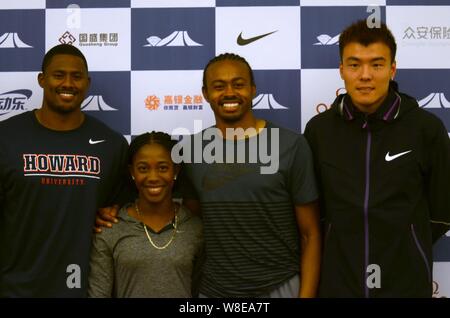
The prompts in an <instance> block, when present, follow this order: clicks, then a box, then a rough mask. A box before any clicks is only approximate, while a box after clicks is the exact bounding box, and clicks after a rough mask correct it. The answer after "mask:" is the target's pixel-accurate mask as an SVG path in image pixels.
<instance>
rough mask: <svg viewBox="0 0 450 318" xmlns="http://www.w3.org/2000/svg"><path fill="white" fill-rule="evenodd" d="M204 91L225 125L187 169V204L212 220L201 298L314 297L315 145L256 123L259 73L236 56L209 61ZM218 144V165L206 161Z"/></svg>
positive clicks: (316, 256) (219, 122) (316, 270)
mask: <svg viewBox="0 0 450 318" xmlns="http://www.w3.org/2000/svg"><path fill="white" fill-rule="evenodd" d="M202 91H203V96H204V97H205V99H206V100H207V101H208V102H209V104H210V105H211V108H212V110H213V112H214V116H215V119H216V125H215V126H214V127H211V128H208V129H206V130H204V131H203V132H201V133H200V134H199V135H200V136H203V137H202V138H201V139H202V140H204V141H203V145H202V149H203V150H204V153H203V160H201V162H197V161H195V160H194V161H191V162H193V163H190V164H187V165H186V170H185V172H186V175H187V177H188V179H189V180H190V181H191V182H192V186H191V188H190V189H193V190H194V191H193V192H195V193H191V194H190V195H189V194H186V198H185V202H186V204H187V205H188V206H189V207H190V208H191V209H193V210H196V207H199V208H201V209H200V210H201V213H202V217H203V222H204V236H205V255H206V258H205V263H204V268H203V270H202V274H203V275H202V278H201V281H200V296H201V297H246V296H250V297H314V296H315V294H316V288H317V285H318V279H319V268H320V233H319V232H320V231H319V218H318V209H317V205H316V199H317V191H316V184H315V179H314V173H313V166H312V155H311V151H310V149H309V147H308V144H307V142H306V140H305V139H304V138H303V136H301V135H298V134H296V133H294V132H292V131H289V130H287V129H284V128H282V127H279V126H277V125H275V124H274V123H271V122H269V121H266V120H263V119H259V118H256V117H255V116H254V114H253V112H252V100H253V98H254V97H255V94H256V85H255V81H254V78H253V72H252V69H251V68H250V66H249V64H248V62H247V61H246V60H245V59H244V58H242V57H240V56H238V55H236V54H231V53H225V54H221V55H219V56H217V57H215V58H213V59H212V60H211V61H210V62H209V63H208V64H207V66H206V67H205V70H204V73H203V87H202ZM211 134H212V135H214V136H216V138H214V139H213V140H212V141H209V139H210V138H208V137H206V138H205V135H211ZM197 137H198V135H194V136H193V137H192V138H188V139H189V140H194V142H195V140H196V138H197ZM205 139H206V140H205ZM211 146H213V147H215V148H216V149H223V153H222V154H223V156H222V157H221V156H220V155H219V156H218V151H216V152H215V153H214V159H215V160H210V159H211V158H207V151H206V149H207V147H211ZM194 149H195V148H194ZM263 149H264V150H263ZM267 150H269V152H270V151H271V154H270V155H271V158H272V159H273V160H275V161H277V163H276V168H277V169H274V170H272V171H267V170H266V171H264V169H262V168H264V167H263V166H264V164H265V163H267V162H265V161H264V158H262V156H261V151H267ZM193 155H194V156H195V154H193ZM197 155H198V154H197ZM257 155H259V156H257ZM256 157H258V158H256ZM242 159H244V160H242Z"/></svg>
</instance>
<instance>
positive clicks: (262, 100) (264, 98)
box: [253, 94, 288, 109]
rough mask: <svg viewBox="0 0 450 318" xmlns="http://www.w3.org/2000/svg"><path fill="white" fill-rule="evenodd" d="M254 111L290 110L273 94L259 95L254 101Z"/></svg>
mask: <svg viewBox="0 0 450 318" xmlns="http://www.w3.org/2000/svg"><path fill="white" fill-rule="evenodd" d="M253 109H288V108H287V107H286V106H283V105H281V104H280V103H278V102H277V101H276V100H275V98H274V97H273V95H272V94H259V95H258V96H256V97H255V98H254V99H253Z"/></svg>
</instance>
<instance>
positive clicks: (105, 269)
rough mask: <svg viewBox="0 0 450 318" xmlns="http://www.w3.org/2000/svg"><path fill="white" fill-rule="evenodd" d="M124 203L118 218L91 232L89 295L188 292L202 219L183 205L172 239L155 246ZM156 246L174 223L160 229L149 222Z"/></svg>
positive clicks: (184, 294) (176, 294)
mask: <svg viewBox="0 0 450 318" xmlns="http://www.w3.org/2000/svg"><path fill="white" fill-rule="evenodd" d="M130 205H131V203H130V204H127V205H125V206H124V207H123V208H122V209H121V210H120V211H119V215H118V218H119V223H118V224H115V225H114V226H113V227H112V228H105V229H103V231H102V233H100V234H97V235H95V237H94V241H93V247H92V252H91V262H90V266H91V271H90V275H89V289H88V293H89V297H191V283H192V274H193V269H194V263H195V262H196V260H197V258H198V257H199V254H200V251H201V247H202V242H203V235H202V225H201V220H200V219H199V218H198V217H194V216H192V215H191V214H190V212H189V211H188V210H187V209H186V208H184V207H181V208H180V209H179V212H178V222H179V224H178V229H177V233H176V235H175V237H174V239H173V241H172V243H171V244H170V245H169V246H167V248H165V249H162V250H158V249H156V248H155V247H153V246H152V245H151V244H150V242H149V240H148V238H147V235H146V234H145V231H144V228H143V226H142V222H139V221H138V220H136V219H134V218H133V217H131V216H129V215H128V213H127V210H126V209H127V207H129V206H130ZM147 231H148V234H149V235H150V236H151V238H152V241H153V242H154V243H155V244H156V245H157V246H160V247H161V246H164V245H165V244H166V243H167V242H168V241H169V240H170V238H171V237H172V235H173V231H174V227H173V224H168V225H167V226H166V227H164V228H163V229H162V230H161V231H160V232H159V233H155V232H153V231H152V230H151V229H150V228H148V227H147Z"/></svg>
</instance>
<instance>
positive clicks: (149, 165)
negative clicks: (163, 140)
mask: <svg viewBox="0 0 450 318" xmlns="http://www.w3.org/2000/svg"><path fill="white" fill-rule="evenodd" d="M129 169H130V173H131V176H132V177H133V178H134V182H135V184H136V188H137V189H138V192H139V200H140V201H144V200H145V201H147V202H148V203H150V204H155V203H162V202H171V201H172V188H173V185H174V177H175V175H176V173H177V172H178V166H175V165H174V163H173V162H172V159H171V157H170V152H169V151H168V150H167V149H166V148H165V147H164V146H162V145H160V144H157V143H152V144H145V145H143V146H142V147H141V148H140V149H139V150H138V151H137V152H136V154H135V155H134V157H133V160H132V163H131V165H130V166H129Z"/></svg>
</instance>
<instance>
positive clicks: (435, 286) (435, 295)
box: [432, 281, 447, 298]
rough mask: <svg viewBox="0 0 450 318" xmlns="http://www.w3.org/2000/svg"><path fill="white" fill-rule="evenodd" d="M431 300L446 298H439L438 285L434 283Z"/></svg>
mask: <svg viewBox="0 0 450 318" xmlns="http://www.w3.org/2000/svg"><path fill="white" fill-rule="evenodd" d="M432 297H433V298H447V297H445V296H441V295H440V293H439V284H438V283H437V282H436V281H433V296H432Z"/></svg>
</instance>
